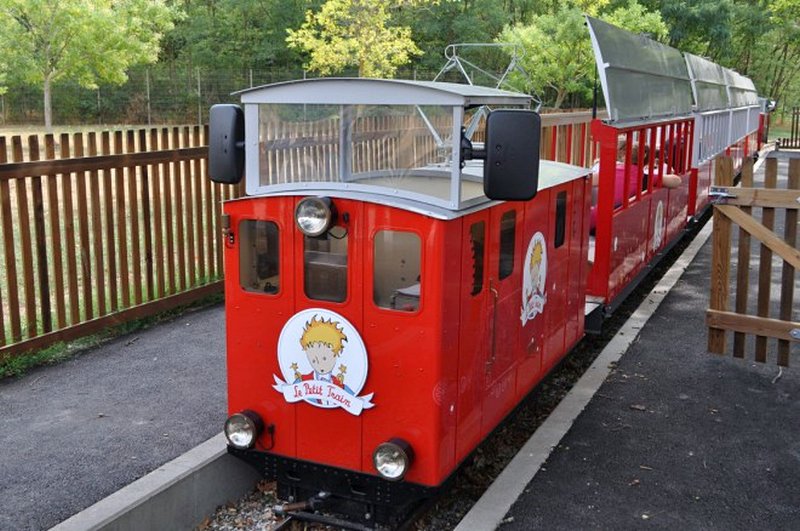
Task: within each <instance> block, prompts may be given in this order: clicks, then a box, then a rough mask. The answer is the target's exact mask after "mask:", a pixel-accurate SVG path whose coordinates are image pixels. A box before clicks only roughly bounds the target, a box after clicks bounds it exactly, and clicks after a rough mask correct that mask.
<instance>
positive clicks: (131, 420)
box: [0, 305, 227, 530]
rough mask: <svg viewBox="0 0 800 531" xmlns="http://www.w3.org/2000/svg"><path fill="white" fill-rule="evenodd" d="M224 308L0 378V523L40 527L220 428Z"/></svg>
mask: <svg viewBox="0 0 800 531" xmlns="http://www.w3.org/2000/svg"><path fill="white" fill-rule="evenodd" d="M224 319H225V312H224V308H223V307H222V305H217V306H214V307H210V308H206V309H202V310H198V311H192V312H189V313H185V314H183V315H181V316H180V317H177V318H175V319H174V320H172V321H170V322H167V323H160V324H158V325H156V326H154V327H152V328H150V329H147V330H141V331H138V332H135V333H132V334H129V335H126V336H122V337H119V338H116V339H114V340H112V341H110V342H108V343H106V344H104V345H102V346H100V347H97V348H94V349H92V350H89V351H87V352H84V353H82V354H80V355H77V356H76V357H74V358H72V359H70V360H68V361H65V362H63V363H60V364H58V365H54V366H48V367H42V368H39V369H36V370H33V371H31V372H30V373H28V374H26V375H25V376H23V377H21V378H16V379H7V380H4V381H2V382H0V448H2V451H0V529H2V530H38V529H48V528H50V527H52V526H53V525H55V524H57V523H59V522H60V521H62V520H64V519H66V518H68V517H70V516H71V515H73V514H75V513H77V512H78V511H81V510H83V509H85V508H86V507H88V506H90V505H92V504H94V503H95V502H97V501H99V500H101V499H102V498H104V497H106V496H108V495H109V494H111V493H113V492H115V491H116V490H118V489H120V488H122V487H124V486H125V485H127V484H129V483H131V482H132V481H134V480H136V479H138V478H140V477H142V476H143V475H145V474H147V473H148V472H151V471H153V470H154V469H156V468H158V467H159V466H160V465H162V464H164V463H166V462H168V461H170V460H172V459H174V458H175V457H177V456H179V455H181V454H183V453H184V452H186V451H187V450H189V449H191V448H193V447H194V446H196V445H198V444H200V443H201V442H203V441H205V440H207V439H208V438H210V437H212V436H213V435H215V434H217V433H219V432H220V430H221V429H222V424H223V423H224V421H225V414H226V407H227V406H226V389H225V386H226V380H225V320H224Z"/></svg>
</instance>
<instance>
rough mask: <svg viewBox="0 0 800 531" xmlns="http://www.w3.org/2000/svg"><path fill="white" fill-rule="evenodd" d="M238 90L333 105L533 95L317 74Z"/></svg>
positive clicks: (267, 99) (272, 99)
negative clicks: (315, 76)
mask: <svg viewBox="0 0 800 531" xmlns="http://www.w3.org/2000/svg"><path fill="white" fill-rule="evenodd" d="M235 94H238V95H241V98H242V103H244V104H248V103H287V104H291V103H293V104H303V103H308V104H312V103H324V104H329V105H452V106H460V107H470V106H473V105H523V106H529V105H530V103H531V100H532V98H531V96H529V95H527V94H520V93H517V92H509V91H507V90H501V89H497V88H489V87H479V86H475V85H464V84H459V83H444V82H439V81H411V80H401V79H368V78H317V79H302V80H297V81H286V82H282V83H273V84H271V85H264V86H261V87H255V88H251V89H247V90H243V91H241V92H236V93H235Z"/></svg>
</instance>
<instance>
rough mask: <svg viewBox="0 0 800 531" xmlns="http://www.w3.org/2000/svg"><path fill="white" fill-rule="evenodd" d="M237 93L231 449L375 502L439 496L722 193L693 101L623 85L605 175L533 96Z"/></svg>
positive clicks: (340, 86) (224, 126)
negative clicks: (642, 94)
mask: <svg viewBox="0 0 800 531" xmlns="http://www.w3.org/2000/svg"><path fill="white" fill-rule="evenodd" d="M590 22H593V21H590ZM598 46H600V45H596V49H597V47H598ZM606 62H608V61H606ZM611 63H612V64H613V61H612V62H611ZM640 70H641V69H640ZM608 77H611V76H608ZM605 81H608V80H606V79H605V77H604V82H605ZM612 81H613V80H612ZM241 99H242V104H243V109H242V108H240V107H238V106H232V105H223V106H215V107H214V108H212V111H211V139H210V140H211V142H210V157H209V158H210V168H209V170H210V174H211V176H212V178H213V179H214V180H216V181H218V182H229V183H235V182H238V181H239V180H240V179H241V177H242V175H243V174H244V175H245V182H246V190H247V197H244V198H242V199H237V200H233V201H229V202H227V203H226V204H225V206H224V223H223V225H224V227H225V236H224V237H225V268H226V280H225V282H226V314H227V342H228V387H229V394H228V396H229V400H228V408H229V411H230V415H231V416H230V418H229V419H228V421H227V422H226V425H225V432H226V435H227V437H228V441H229V449H230V452H231V453H233V454H234V455H237V456H239V457H241V458H243V459H245V460H247V461H249V462H250V463H252V464H253V465H254V466H256V467H257V468H258V469H259V470H260V471H261V472H262V473H263V474H264V475H265V476H266V477H270V478H274V479H276V480H277V483H278V489H279V495H280V496H282V497H284V498H286V499H290V500H293V501H296V502H307V504H306V505H307V506H308V507H310V508H315V507H317V506H318V505H319V504H321V503H323V502H329V501H330V502H332V503H333V504H334V505H335V509H336V511H337V512H341V513H344V514H347V515H349V516H350V517H351V518H355V519H358V520H362V521H365V522H378V523H388V524H396V523H398V522H399V521H400V520H401V519H402V518H403V516H404V515H405V514H407V513H408V511H409V510H410V509H412V508H413V507H414V506H416V505H417V504H419V503H420V501H422V500H424V499H426V498H429V497H430V496H432V495H433V494H434V493H435V492H436V490H437V489H438V488H439V487H440V486H442V485H443V484H444V483H445V482H446V481H447V479H448V478H450V477H451V476H452V474H453V472H454V471H455V470H456V469H457V468H458V466H459V465H460V463H462V462H463V461H464V460H465V459H466V458H467V457H468V456H469V455H470V454H471V452H472V451H473V450H474V449H475V447H476V446H477V445H478V444H479V443H480V442H481V440H483V439H484V438H485V437H486V436H487V434H488V433H490V432H491V431H492V430H493V429H494V427H495V426H497V424H498V423H499V422H500V421H501V420H502V419H503V418H504V417H505V416H506V415H507V414H508V413H509V412H510V411H511V410H512V409H513V408H514V407H515V405H516V404H518V403H519V402H520V400H521V399H522V398H523V397H524V396H526V395H527V394H528V393H529V392H530V390H531V389H532V388H533V387H534V386H535V385H536V384H537V383H538V382H539V381H540V380H541V379H542V378H543V377H544V376H545V375H546V374H547V373H548V371H550V370H551V369H552V368H553V367H554V366H555V365H556V364H557V363H558V362H559V361H560V360H561V359H562V357H563V356H564V355H565V354H566V353H567V352H568V351H569V350H570V349H571V348H572V347H573V346H574V345H575V344H576V343H577V342H578V341H579V340H580V339H581V338H582V337H583V335H584V323H585V317H586V314H587V313H588V312H589V311H590V310H591V309H592V308H595V307H596V308H600V309H607V308H611V307H613V305H614V304H615V302H616V301H617V300H619V297H621V296H624V294H625V292H626V290H627V289H628V286H630V285H631V284H632V283H633V282H635V281H636V278H637V277H638V276H639V275H640V274H641V273H642V271H644V270H645V269H646V268H647V267H648V264H649V263H650V262H651V261H652V260H653V259H654V258H655V257H656V256H657V255H658V254H659V253H661V252H663V250H664V249H665V247H667V246H669V245H670V243H671V242H672V241H674V240H675V239H676V238H677V237H678V236H679V235H680V233H681V232H682V231H683V229H684V228H685V225H686V223H687V220H688V219H689V218H690V217H691V216H692V215H693V214H695V213H697V212H698V211H699V209H700V208H702V207H703V206H704V205H705V204H706V203H707V202H708V186H707V185H706V184H702V185H701V184H700V183H705V182H706V181H704V180H703V179H704V178H701V177H700V173H701V168H703V166H702V165H700V164H699V163H698V162H697V161H696V159H695V157H694V156H695V154H696V153H697V147H696V144H695V141H696V140H697V134H696V122H695V119H694V117H693V116H691V113H692V112H694V111H693V110H692V109H690V110H689V113H690V114H689V115H686V116H680V115H679V116H675V115H674V114H673V115H669V116H656V117H650V118H648V119H646V120H639V121H635V122H631V121H628V122H627V123H626V122H625V120H617V121H615V118H614V114H615V112H616V109H615V108H613V106H610V116H611V121H609V122H600V121H596V122H595V123H594V124H593V126H592V127H593V132H594V140H595V141H596V142H597V143H598V146H599V151H598V152H599V157H600V164H599V186H597V187H596V191H597V193H596V194H594V191H593V184H592V181H593V179H592V171H591V170H590V169H587V168H580V167H576V166H570V165H567V164H561V163H558V162H552V161H544V160H542V161H540V160H539V150H540V146H539V144H540V142H539V135H540V122H539V116H538V115H537V114H536V113H535V112H532V111H529V110H526V109H527V107H528V106H529V104H530V98H529V97H528V96H526V95H522V94H516V93H512V92H506V91H503V90H497V89H490V88H483V87H475V86H470V85H458V84H450V83H434V82H414V81H396V80H376V79H315V80H306V81H297V82H289V83H279V84H274V85H268V86H265V87H260V88H255V89H250V90H247V91H244V92H242V93H241ZM606 101H607V102H613V101H615V96H614V95H613V94H606ZM489 109H491V110H489ZM748 133H749V132H748ZM621 138H622V139H624V142H622V141H621ZM749 142H750V141H749V139H748V137H746V136H745V138H744V139H737V143H736V144H730V145H726V146H725V149H728V148H730V149H737V148H736V146H738V145H742V146H743V147H742V149H743V151H744V153H743V155H746V154H747V153H748V151H747V150H748V149H752V145H751V144H750V143H749ZM742 143H743V144H742ZM621 147H622V148H623V149H620V148H621ZM618 152H621V153H622V154H623V156H622V157H619V156H618ZM704 163H705V162H704ZM702 171H705V170H702ZM618 174H619V175H621V178H620V177H619V176H618ZM668 175H669V176H673V175H677V176H679V177H681V179H679V180H678V181H675V182H676V183H679V184H677V186H673V187H672V188H668V187H666V186H664V183H665V180H667V181H668V180H669V179H667V176H668ZM620 187H621V190H622V193H619V190H620ZM615 189H616V190H617V191H616V192H615ZM593 195H596V196H597V197H596V198H595V199H593ZM593 203H594V206H593ZM593 219H594V221H593Z"/></svg>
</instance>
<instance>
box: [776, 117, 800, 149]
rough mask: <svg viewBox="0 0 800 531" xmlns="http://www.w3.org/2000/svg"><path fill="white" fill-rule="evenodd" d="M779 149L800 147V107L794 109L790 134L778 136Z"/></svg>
mask: <svg viewBox="0 0 800 531" xmlns="http://www.w3.org/2000/svg"><path fill="white" fill-rule="evenodd" d="M777 148H778V149H800V107H795V108H793V109H792V125H791V126H790V127H789V136H788V137H782V138H778V141H777Z"/></svg>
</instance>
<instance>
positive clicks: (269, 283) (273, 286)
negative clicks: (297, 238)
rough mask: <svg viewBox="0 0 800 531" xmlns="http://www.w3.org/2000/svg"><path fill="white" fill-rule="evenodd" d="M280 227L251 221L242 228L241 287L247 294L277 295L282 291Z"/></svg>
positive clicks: (244, 222) (240, 252) (240, 245)
mask: <svg viewBox="0 0 800 531" xmlns="http://www.w3.org/2000/svg"><path fill="white" fill-rule="evenodd" d="M278 273H279V260H278V225H277V224H275V223H273V222H272V221H262V220H254V219H248V220H244V221H242V222H241V223H240V224H239V284H240V285H241V286H242V288H243V289H244V290H246V291H253V292H258V293H266V294H269V295H275V294H276V293H278V291H279V290H280V277H279V275H278Z"/></svg>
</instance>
